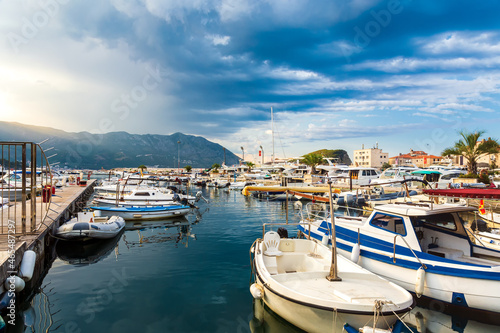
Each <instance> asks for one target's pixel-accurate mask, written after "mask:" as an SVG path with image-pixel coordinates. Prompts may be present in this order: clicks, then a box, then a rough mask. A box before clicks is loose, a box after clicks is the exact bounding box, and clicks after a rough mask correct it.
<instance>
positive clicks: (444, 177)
mask: <svg viewBox="0 0 500 333" xmlns="http://www.w3.org/2000/svg"><path fill="white" fill-rule="evenodd" d="M458 176H460V174H459V173H450V174H448V175H442V176H441V179H443V180H450V179H452V178H458Z"/></svg>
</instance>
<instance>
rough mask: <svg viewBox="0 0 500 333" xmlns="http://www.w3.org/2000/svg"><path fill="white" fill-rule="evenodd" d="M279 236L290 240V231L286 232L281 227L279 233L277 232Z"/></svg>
mask: <svg viewBox="0 0 500 333" xmlns="http://www.w3.org/2000/svg"><path fill="white" fill-rule="evenodd" d="M276 232H277V233H278V235H280V238H288V230H286V229H285V228H283V227H279V228H278V231H276Z"/></svg>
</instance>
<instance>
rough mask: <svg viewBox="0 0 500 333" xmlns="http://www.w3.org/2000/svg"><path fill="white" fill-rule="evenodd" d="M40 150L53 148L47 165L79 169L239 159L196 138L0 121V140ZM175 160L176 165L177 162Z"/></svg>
mask: <svg viewBox="0 0 500 333" xmlns="http://www.w3.org/2000/svg"><path fill="white" fill-rule="evenodd" d="M46 139H48V140H47V141H46V142H45V143H43V144H42V145H41V146H42V148H44V149H48V148H50V147H54V149H52V150H51V151H50V154H49V155H54V154H57V155H55V156H53V157H51V158H50V163H56V162H59V166H60V167H63V168H64V167H68V168H83V169H101V168H104V169H111V168H117V167H130V168H137V167H138V166H139V165H146V166H157V167H164V168H177V167H178V166H180V167H181V168H184V167H185V166H186V165H190V166H191V167H193V168H209V167H211V166H212V165H213V164H215V163H217V164H219V165H222V164H223V162H224V161H225V163H226V165H233V164H237V163H239V157H238V156H236V155H235V154H233V153H232V152H230V151H229V150H227V149H225V148H224V147H222V146H221V145H219V144H217V143H214V142H211V141H208V140H207V139H205V138H203V137H200V136H193V135H186V134H182V133H174V134H171V135H157V134H142V135H139V134H130V133H127V132H110V133H106V134H92V133H89V132H78V133H70V132H65V131H62V130H58V129H54V128H50V127H41V126H32V125H25V124H20V123H16V122H4V121H0V141H26V142H36V143H38V142H42V141H44V140H46ZM178 157H179V162H178Z"/></svg>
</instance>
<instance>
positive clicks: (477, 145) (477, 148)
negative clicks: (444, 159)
mask: <svg viewBox="0 0 500 333" xmlns="http://www.w3.org/2000/svg"><path fill="white" fill-rule="evenodd" d="M458 133H459V134H460V135H461V136H462V139H460V140H458V141H457V142H455V145H454V146H453V147H450V148H446V149H445V150H443V152H442V153H441V155H443V156H450V155H455V156H464V157H465V158H466V159H467V171H468V172H469V173H470V174H474V175H477V160H478V159H479V158H480V157H481V156H483V155H486V154H496V153H498V150H499V148H500V145H499V144H498V142H497V141H496V140H493V139H488V140H482V141H479V137H480V136H481V135H483V134H484V133H485V131H476V132H473V133H469V132H466V131H465V130H462V131H460V132H458Z"/></svg>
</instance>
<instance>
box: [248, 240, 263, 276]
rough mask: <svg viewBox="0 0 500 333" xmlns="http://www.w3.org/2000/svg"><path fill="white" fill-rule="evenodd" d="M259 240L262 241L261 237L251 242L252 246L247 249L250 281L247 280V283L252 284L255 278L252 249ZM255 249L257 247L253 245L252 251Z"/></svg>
mask: <svg viewBox="0 0 500 333" xmlns="http://www.w3.org/2000/svg"><path fill="white" fill-rule="evenodd" d="M260 241H262V239H261V238H257V239H256V240H255V241H254V242H253V243H252V246H250V250H249V251H248V252H249V255H250V282H249V285H252V282H253V281H254V280H255V278H254V276H255V263H254V260H253V257H252V249H253V248H254V245H256V243H257V244H258V243H259V242H260ZM256 250H257V247H256V246H255V250H254V251H256ZM254 254H255V253H254ZM252 278H253V279H252Z"/></svg>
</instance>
